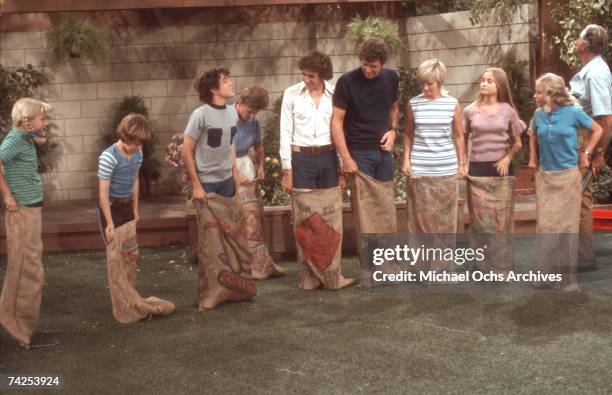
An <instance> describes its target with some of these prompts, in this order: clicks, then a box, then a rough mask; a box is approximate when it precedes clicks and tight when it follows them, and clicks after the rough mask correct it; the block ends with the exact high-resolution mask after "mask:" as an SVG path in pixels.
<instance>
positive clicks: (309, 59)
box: [298, 49, 334, 80]
mask: <svg viewBox="0 0 612 395" xmlns="http://www.w3.org/2000/svg"><path fill="white" fill-rule="evenodd" d="M298 67H299V68H300V70H302V71H304V70H308V71H312V72H313V73H317V74H319V77H320V78H321V79H322V80H331V79H332V78H333V77H334V67H333V65H332V62H331V59H330V58H329V56H327V55H326V54H324V53H323V52H321V51H318V50H316V49H311V50H308V51H306V52H305V53H304V55H302V57H301V58H300V60H299V61H298Z"/></svg>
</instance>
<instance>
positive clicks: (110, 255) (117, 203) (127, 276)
mask: <svg viewBox="0 0 612 395" xmlns="http://www.w3.org/2000/svg"><path fill="white" fill-rule="evenodd" d="M117 135H118V137H119V140H118V141H117V142H116V143H115V144H113V145H111V146H110V147H108V148H107V149H106V150H104V152H102V154H101V155H100V157H99V159H98V160H99V167H98V180H99V181H98V186H99V205H100V211H101V216H100V217H101V218H100V222H101V224H102V231H103V236H104V240H105V241H106V259H107V264H106V267H107V271H108V288H109V291H110V294H111V301H112V304H113V317H115V319H116V320H117V321H119V322H121V323H124V324H127V323H132V322H136V321H139V320H141V319H143V318H145V317H148V316H150V315H167V314H170V313H172V312H173V311H174V309H175V306H174V304H173V303H172V302H168V301H166V300H163V299H159V298H156V297H149V298H147V299H143V298H142V297H141V296H140V295H139V294H138V292H137V291H136V289H135V288H134V285H135V279H136V260H137V259H138V245H137V244H136V223H137V222H138V219H139V214H138V170H139V169H140V165H141V164H142V146H143V145H144V144H146V143H148V142H149V141H151V139H152V137H153V133H152V131H151V124H150V123H149V121H148V120H147V119H146V118H145V117H144V116H142V115H140V114H128V115H126V116H125V117H124V118H123V119H122V120H121V122H120V123H119V126H118V127H117Z"/></svg>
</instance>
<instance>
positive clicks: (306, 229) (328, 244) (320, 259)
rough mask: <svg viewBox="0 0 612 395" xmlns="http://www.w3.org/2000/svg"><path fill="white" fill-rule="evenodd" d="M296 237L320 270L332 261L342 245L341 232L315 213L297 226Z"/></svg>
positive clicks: (310, 259) (308, 257)
mask: <svg viewBox="0 0 612 395" xmlns="http://www.w3.org/2000/svg"><path fill="white" fill-rule="evenodd" d="M295 238H296V240H297V242H298V243H299V245H300V247H302V252H303V253H304V256H305V257H306V258H307V259H308V260H309V261H310V262H311V263H312V264H313V265H315V266H316V267H317V268H318V269H319V270H324V269H326V268H327V267H328V266H329V265H331V263H332V259H333V258H334V255H336V250H337V249H338V246H339V245H340V234H339V233H338V232H336V231H335V230H334V229H333V228H332V227H331V226H329V225H328V224H327V223H326V222H325V220H323V218H322V217H321V216H320V215H319V214H318V213H314V214H312V215H311V216H310V217H308V218H306V219H305V220H304V221H303V222H302V223H301V224H299V225H298V226H296V227H295Z"/></svg>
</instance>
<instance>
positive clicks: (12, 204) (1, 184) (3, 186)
mask: <svg viewBox="0 0 612 395" xmlns="http://www.w3.org/2000/svg"><path fill="white" fill-rule="evenodd" d="M0 191H2V196H3V197H4V202H5V203H6V209H7V210H8V211H15V210H17V201H16V200H15V197H14V196H13V194H12V193H11V190H10V188H9V186H8V184H7V183H6V180H5V179H4V165H3V164H2V162H0Z"/></svg>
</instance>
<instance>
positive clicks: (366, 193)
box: [351, 171, 401, 287]
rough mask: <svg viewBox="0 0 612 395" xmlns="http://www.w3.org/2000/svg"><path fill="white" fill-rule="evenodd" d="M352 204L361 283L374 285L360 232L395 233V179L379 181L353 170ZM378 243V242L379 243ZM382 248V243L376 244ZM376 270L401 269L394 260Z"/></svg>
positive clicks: (370, 264)
mask: <svg viewBox="0 0 612 395" xmlns="http://www.w3.org/2000/svg"><path fill="white" fill-rule="evenodd" d="M351 207H352V209H353V222H354V224H355V233H356V235H357V243H356V244H357V251H359V256H360V260H361V267H362V269H363V271H362V276H361V278H362V280H361V286H363V287H373V286H376V285H382V284H380V283H379V284H374V282H373V279H372V276H371V275H370V272H371V271H372V270H374V269H373V266H372V262H371V261H370V257H369V256H364V253H365V251H364V250H363V248H364V244H363V242H364V240H363V237H364V236H363V235H364V234H368V233H397V211H396V208H395V182H394V181H379V180H377V179H375V178H372V177H370V176H369V175H367V174H365V173H364V172H362V171H357V172H355V175H354V177H352V179H351ZM378 244H380V242H379V243H378ZM378 244H377V247H379V248H385V247H387V246H385V245H382V244H380V245H378ZM376 270H381V271H382V272H383V273H386V274H396V273H399V272H400V271H401V268H400V266H399V265H398V264H397V263H396V262H391V261H385V263H383V264H382V265H381V266H379V267H377V268H376Z"/></svg>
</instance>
